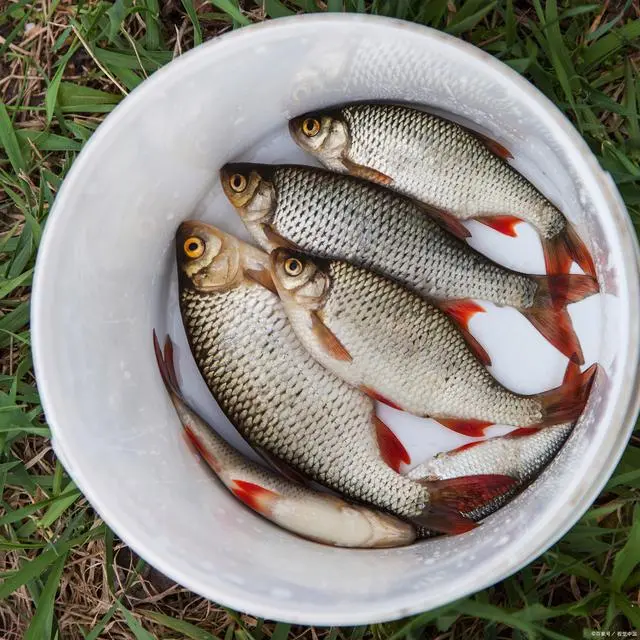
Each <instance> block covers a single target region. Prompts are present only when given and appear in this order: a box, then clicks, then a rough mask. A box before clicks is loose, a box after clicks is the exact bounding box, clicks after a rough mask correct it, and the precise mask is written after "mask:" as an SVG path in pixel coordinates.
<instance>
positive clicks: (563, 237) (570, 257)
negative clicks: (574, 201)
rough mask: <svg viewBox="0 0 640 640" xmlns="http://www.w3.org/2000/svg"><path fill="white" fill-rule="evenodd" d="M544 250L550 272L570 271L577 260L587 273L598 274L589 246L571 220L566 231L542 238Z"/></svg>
mask: <svg viewBox="0 0 640 640" xmlns="http://www.w3.org/2000/svg"><path fill="white" fill-rule="evenodd" d="M542 250H543V251H544V264H545V266H546V269H547V273H549V274H559V273H569V269H570V268H571V263H572V262H574V261H575V262H577V263H578V265H579V266H580V268H581V269H582V270H583V271H584V272H585V273H586V274H587V275H590V276H594V277H595V275H596V268H595V265H594V264H593V259H592V257H591V254H590V253H589V250H588V249H587V246H586V245H585V243H584V242H583V241H582V239H581V238H580V236H579V235H578V234H577V232H576V230H575V229H574V228H573V227H572V226H571V224H570V223H569V222H567V226H566V227H565V229H564V231H562V232H560V233H559V234H557V235H556V236H554V237H553V238H549V239H547V240H544V239H543V240H542Z"/></svg>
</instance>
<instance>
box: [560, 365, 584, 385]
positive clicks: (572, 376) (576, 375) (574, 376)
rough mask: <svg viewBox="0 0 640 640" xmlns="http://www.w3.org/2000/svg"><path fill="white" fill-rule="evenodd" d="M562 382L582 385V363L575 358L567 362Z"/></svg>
mask: <svg viewBox="0 0 640 640" xmlns="http://www.w3.org/2000/svg"><path fill="white" fill-rule="evenodd" d="M562 384H563V385H565V384H574V385H576V386H579V385H580V365H579V364H578V363H577V362H574V361H573V360H569V362H567V368H566V369H565V370H564V377H563V378H562Z"/></svg>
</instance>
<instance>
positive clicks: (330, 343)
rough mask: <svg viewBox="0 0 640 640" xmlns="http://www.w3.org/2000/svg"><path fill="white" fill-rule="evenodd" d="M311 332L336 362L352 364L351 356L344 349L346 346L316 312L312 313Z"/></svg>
mask: <svg viewBox="0 0 640 640" xmlns="http://www.w3.org/2000/svg"><path fill="white" fill-rule="evenodd" d="M310 315H311V325H312V326H311V330H312V331H313V334H314V335H315V336H316V338H317V339H318V340H319V341H320V343H321V344H322V345H323V347H324V349H325V351H326V352H327V353H328V354H329V355H330V356H331V357H332V358H335V359H336V360H345V361H347V362H351V360H352V359H353V358H352V357H351V354H350V353H349V352H348V351H347V350H346V349H345V348H344V345H343V344H342V342H340V340H338V338H336V336H335V335H334V334H333V332H332V331H331V330H330V329H329V328H328V327H327V325H325V324H324V322H322V320H321V319H320V316H318V314H317V313H316V312H315V311H312V312H311V314H310Z"/></svg>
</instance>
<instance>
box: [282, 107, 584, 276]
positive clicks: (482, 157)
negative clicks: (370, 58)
mask: <svg viewBox="0 0 640 640" xmlns="http://www.w3.org/2000/svg"><path fill="white" fill-rule="evenodd" d="M289 131H290V133H291V136H292V137H293V139H294V140H295V142H296V143H297V144H298V145H299V146H300V147H301V148H302V149H304V150H305V151H307V152H309V153H311V154H312V155H313V156H314V157H315V158H317V159H318V160H319V161H320V162H321V163H322V164H323V165H325V166H326V167H328V168H329V169H331V170H332V171H337V172H339V173H349V174H351V175H355V176H360V177H362V178H365V179H367V180H371V181H373V182H377V183H378V184H382V185H385V186H386V187H389V188H391V189H394V190H396V191H398V192H399V193H403V194H405V195H407V196H410V197H412V198H415V199H416V200H419V201H421V202H423V203H425V204H427V205H429V206H431V207H435V208H437V209H439V210H441V211H443V212H444V215H445V216H450V217H452V218H454V219H456V220H457V221H463V220H477V221H478V222H481V223H482V224H485V225H487V226H489V227H491V228H492V229H495V230H496V231H499V232H500V233H503V234H505V235H507V236H511V237H515V236H516V235H517V231H516V226H517V225H518V224H519V223H520V222H522V221H525V222H528V223H529V224H531V225H532V226H533V227H534V229H535V230H536V231H537V232H538V234H539V236H540V239H541V242H542V248H543V253H544V259H545V267H546V270H547V273H550V274H563V273H568V272H569V268H570V267H571V263H572V262H576V263H577V264H578V265H579V266H580V268H581V269H582V270H583V271H584V272H585V273H586V274H588V275H591V276H595V275H596V269H595V265H594V263H593V258H592V257H591V254H590V252H589V249H588V248H587V245H586V244H585V242H584V241H583V240H582V239H581V238H580V236H579V234H578V233H577V231H576V230H575V228H574V227H573V225H572V224H571V223H570V222H569V221H568V220H567V219H566V217H565V216H564V215H563V214H562V212H561V211H560V210H559V209H558V208H557V207H556V206H555V205H554V204H553V203H551V202H550V201H549V200H548V199H547V198H545V197H544V195H543V194H542V193H540V191H539V190H538V189H536V187H535V186H534V185H533V184H531V183H530V182H529V181H528V180H527V179H526V178H525V177H524V176H522V175H521V174H520V173H518V172H517V171H516V170H515V169H514V168H513V167H512V166H511V165H509V163H508V160H510V159H511V158H512V157H513V156H512V154H511V153H510V152H509V151H508V150H507V149H506V148H505V147H504V146H503V145H501V144H499V143H498V142H496V141H495V140H492V139H490V138H489V137H487V136H485V135H483V134H480V133H478V132H475V131H472V130H470V129H468V128H466V127H464V126H462V125H460V124H457V123H455V122H452V121H451V120H447V119H445V118H442V117H439V116H436V115H434V114H431V113H427V112H425V111H421V110H419V109H415V108H412V107H410V106H406V105H393V104H350V105H346V106H343V107H337V108H330V109H325V110H322V111H317V112H313V113H306V114H304V115H301V116H299V117H296V118H293V119H292V120H290V121H289Z"/></svg>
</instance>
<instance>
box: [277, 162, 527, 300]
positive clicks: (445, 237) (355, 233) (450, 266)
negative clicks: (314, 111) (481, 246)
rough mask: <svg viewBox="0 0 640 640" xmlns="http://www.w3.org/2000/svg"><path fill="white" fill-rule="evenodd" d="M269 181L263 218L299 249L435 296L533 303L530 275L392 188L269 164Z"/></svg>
mask: <svg viewBox="0 0 640 640" xmlns="http://www.w3.org/2000/svg"><path fill="white" fill-rule="evenodd" d="M271 180H272V181H273V184H274V186H275V190H276V199H277V206H276V207H275V212H274V214H273V218H272V220H271V225H272V227H273V229H274V230H275V231H276V232H277V233H279V234H280V235H281V236H283V237H284V238H286V239H287V240H290V241H291V242H293V243H295V244H296V245H297V246H298V247H300V248H301V249H302V250H304V251H309V252H311V253H313V254H315V255H318V256H320V257H328V258H336V259H342V260H350V261H354V262H356V263H357V264H359V265H361V266H363V267H366V268H369V269H373V270H375V271H378V272H380V273H384V274H385V275H388V276H390V277H392V278H395V279H396V280H398V281H399V282H401V283H403V284H405V285H407V286H409V287H411V288H412V289H413V290H415V291H417V292H418V293H420V294H422V295H425V296H429V297H433V298H436V299H455V298H480V299H483V300H489V301H491V302H495V303H496V304H499V305H511V306H514V307H517V308H528V307H530V306H531V305H532V304H533V300H534V296H535V292H536V289H537V286H538V285H537V284H536V282H535V281H534V279H533V278H532V277H530V276H527V275H524V274H519V273H516V272H513V271H511V270H509V269H507V268H505V267H501V266H499V265H497V264H495V263H493V262H492V261H491V260H489V259H488V258H486V257H485V256H482V255H481V254H480V253H478V252H476V251H474V250H473V249H471V248H470V247H469V246H467V245H466V244H465V243H463V242H461V241H460V240H458V239H457V238H455V237H453V236H452V235H451V234H449V233H447V232H446V231H445V230H443V229H442V228H441V227H440V226H439V225H438V224H437V223H435V222H434V221H433V220H432V219H430V218H429V217H428V216H427V215H426V214H425V212H424V211H423V210H422V208H420V207H419V206H418V205H416V204H414V203H413V202H412V201H410V200H408V199H406V198H404V197H401V196H399V195H398V194H395V193H393V192H390V191H386V190H383V189H381V188H380V187H378V186H376V185H373V184H369V183H366V182H364V181H361V180H358V179H356V178H351V177H348V176H340V175H337V174H333V173H330V172H327V171H323V170H320V169H315V168H310V167H306V168H303V167H288V166H281V167H277V168H275V170H274V171H273V176H272V178H271ZM311 195H312V196H313V197H311ZM363 214H365V215H363Z"/></svg>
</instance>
